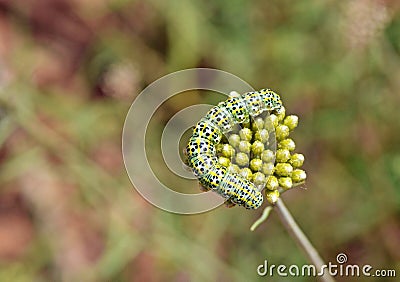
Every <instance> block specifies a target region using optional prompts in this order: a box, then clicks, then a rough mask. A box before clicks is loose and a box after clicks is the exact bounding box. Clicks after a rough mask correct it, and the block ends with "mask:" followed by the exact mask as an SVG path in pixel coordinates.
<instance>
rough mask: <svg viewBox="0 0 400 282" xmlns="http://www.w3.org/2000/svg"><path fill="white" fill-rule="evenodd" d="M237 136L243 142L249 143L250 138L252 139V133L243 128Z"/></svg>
mask: <svg viewBox="0 0 400 282" xmlns="http://www.w3.org/2000/svg"><path fill="white" fill-rule="evenodd" d="M239 136H240V139H242V140H244V141H251V138H252V137H253V132H252V131H251V130H250V129H249V128H246V127H245V128H242V129H241V130H240V131H239Z"/></svg>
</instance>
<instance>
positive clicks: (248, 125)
mask: <svg viewBox="0 0 400 282" xmlns="http://www.w3.org/2000/svg"><path fill="white" fill-rule="evenodd" d="M242 125H243V127H244V128H250V127H251V123H250V122H244V123H242Z"/></svg>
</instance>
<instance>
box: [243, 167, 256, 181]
mask: <svg viewBox="0 0 400 282" xmlns="http://www.w3.org/2000/svg"><path fill="white" fill-rule="evenodd" d="M240 175H241V176H243V177H244V178H246V179H247V180H249V181H252V180H253V172H252V171H251V169H250V168H248V167H245V168H243V169H242V170H241V171H240Z"/></svg>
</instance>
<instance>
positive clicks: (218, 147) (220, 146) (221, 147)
mask: <svg viewBox="0 0 400 282" xmlns="http://www.w3.org/2000/svg"><path fill="white" fill-rule="evenodd" d="M223 148H224V144H221V143H219V144H217V145H216V146H215V150H216V151H217V153H218V154H221V153H222V149H223Z"/></svg>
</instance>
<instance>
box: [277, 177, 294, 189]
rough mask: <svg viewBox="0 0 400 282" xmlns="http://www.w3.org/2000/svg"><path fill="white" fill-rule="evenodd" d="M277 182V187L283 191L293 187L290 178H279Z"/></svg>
mask: <svg viewBox="0 0 400 282" xmlns="http://www.w3.org/2000/svg"><path fill="white" fill-rule="evenodd" d="M278 182H279V186H281V187H282V188H283V189H290V188H292V186H293V182H292V179H291V178H290V177H280V178H279V179H278Z"/></svg>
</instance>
